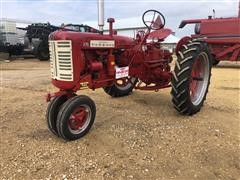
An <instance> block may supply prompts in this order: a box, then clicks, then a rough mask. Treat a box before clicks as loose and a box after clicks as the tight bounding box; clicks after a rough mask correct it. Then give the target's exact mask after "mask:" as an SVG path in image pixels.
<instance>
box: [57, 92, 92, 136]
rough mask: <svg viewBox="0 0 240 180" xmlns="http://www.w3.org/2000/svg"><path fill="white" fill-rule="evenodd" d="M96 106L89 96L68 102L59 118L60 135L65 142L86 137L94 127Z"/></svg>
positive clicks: (61, 110) (58, 128) (58, 129)
mask: <svg viewBox="0 0 240 180" xmlns="http://www.w3.org/2000/svg"><path fill="white" fill-rule="evenodd" d="M95 116H96V106H95V104H94V102H93V101H92V100H91V99H90V98H89V97H87V96H77V97H74V98H72V99H69V100H68V101H66V102H65V103H64V104H63V106H62V107H61V109H60V111H59V113H58V117H57V131H58V134H59V135H60V136H61V137H62V138H63V139H65V140H76V139H79V138H81V137H83V136H85V135H86V134H87V133H88V132H89V130H90V128H91V127H92V125H93V123H94V120H95Z"/></svg>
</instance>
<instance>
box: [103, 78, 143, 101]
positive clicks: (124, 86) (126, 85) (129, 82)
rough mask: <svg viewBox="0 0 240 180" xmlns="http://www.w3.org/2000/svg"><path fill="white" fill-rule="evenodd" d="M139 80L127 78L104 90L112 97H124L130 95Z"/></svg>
mask: <svg viewBox="0 0 240 180" xmlns="http://www.w3.org/2000/svg"><path fill="white" fill-rule="evenodd" d="M137 81H138V79H137V78H135V77H126V78H121V79H118V80H116V82H115V83H114V85H112V86H110V87H105V88H103V89H104V91H105V92H106V93H107V94H108V95H110V96H112V97H122V96H127V95H129V94H130V93H131V92H132V90H133V88H134V87H135V85H136V83H137Z"/></svg>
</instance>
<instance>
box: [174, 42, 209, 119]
mask: <svg viewBox="0 0 240 180" xmlns="http://www.w3.org/2000/svg"><path fill="white" fill-rule="evenodd" d="M183 47H184V48H182V50H181V51H179V52H178V59H177V62H176V66H175V69H174V71H173V78H172V91H171V94H172V102H173V104H174V107H175V109H177V111H179V112H180V113H182V114H187V115H193V114H195V113H197V112H198V111H200V109H201V107H202V106H203V103H204V100H205V98H206V95H207V92H208V87H209V84H210V77H211V68H212V56H211V53H210V51H209V49H208V46H207V45H206V44H205V43H203V42H201V41H190V42H189V43H188V44H186V45H184V46H183Z"/></svg>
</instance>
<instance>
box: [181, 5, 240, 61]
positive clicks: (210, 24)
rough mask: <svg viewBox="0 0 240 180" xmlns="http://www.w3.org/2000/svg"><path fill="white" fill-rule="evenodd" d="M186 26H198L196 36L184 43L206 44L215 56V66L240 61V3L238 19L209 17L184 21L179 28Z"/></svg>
mask: <svg viewBox="0 0 240 180" xmlns="http://www.w3.org/2000/svg"><path fill="white" fill-rule="evenodd" d="M214 12H215V11H214ZM214 16H215V15H214ZM186 24H196V25H195V34H194V35H192V36H191V38H190V37H186V38H184V40H183V43H186V41H188V40H190V39H192V38H194V39H198V40H201V41H204V42H206V43H207V44H208V46H209V48H210V51H211V54H212V56H213V58H212V62H213V65H217V64H218V63H219V62H220V61H224V60H228V61H240V2H239V13H238V17H230V18H215V17H212V16H209V17H208V19H194V20H184V21H182V22H181V24H180V26H179V28H183V27H184V26H185V25H186Z"/></svg>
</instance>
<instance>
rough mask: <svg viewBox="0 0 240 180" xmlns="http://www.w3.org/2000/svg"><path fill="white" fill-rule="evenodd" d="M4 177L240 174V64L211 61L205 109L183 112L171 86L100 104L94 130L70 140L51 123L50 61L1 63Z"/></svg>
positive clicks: (98, 97) (98, 96)
mask: <svg viewBox="0 0 240 180" xmlns="http://www.w3.org/2000/svg"><path fill="white" fill-rule="evenodd" d="M0 66H1V79H0V80H1V82H0V83H1V86H0V90H1V91H0V93H1V94H0V101H1V111H0V133H1V134H0V137H1V146H0V155H1V161H0V178H1V179H166V180H168V179H183V180H187V179H240V164H239V162H240V161H239V160H240V158H239V157H240V151H239V150H240V149H239V148H240V147H239V144H240V143H239V142H240V134H239V132H240V131H239V130H240V123H239V122H240V116H239V115H240V114H239V110H240V106H239V105H240V103H239V102H240V64H237V63H220V65H219V66H218V67H216V68H213V72H212V81H211V85H210V89H209V94H208V97H207V101H206V103H205V105H204V108H203V109H202V110H201V112H199V113H198V114H196V115H194V116H192V117H187V116H181V115H179V114H178V113H177V112H176V111H175V110H174V108H173V107H172V103H171V97H170V94H169V93H170V89H164V90H161V91H159V92H157V93H155V92H145V91H134V93H133V94H132V95H131V96H128V97H124V98H117V99H114V98H111V97H109V96H108V95H106V94H105V93H104V92H103V90H102V89H99V90H96V91H95V92H93V91H90V90H84V91H82V92H81V94H85V95H88V96H90V97H91V98H92V99H93V100H94V101H95V103H96V106H97V116H96V121H95V124H94V125H93V128H92V130H91V131H90V133H89V134H88V135H87V136H85V137H84V138H83V139H81V140H77V141H73V142H65V141H64V140H62V139H60V138H57V137H55V136H54V135H53V134H51V133H50V132H49V130H48V129H47V125H46V121H45V111H46V108H47V103H46V102H45V98H44V96H45V95H46V93H47V92H49V91H51V92H54V91H55V90H56V89H55V88H54V87H53V86H52V85H51V83H50V72H49V62H39V61H37V60H34V59H29V60H16V61H13V62H10V63H6V62H0Z"/></svg>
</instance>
